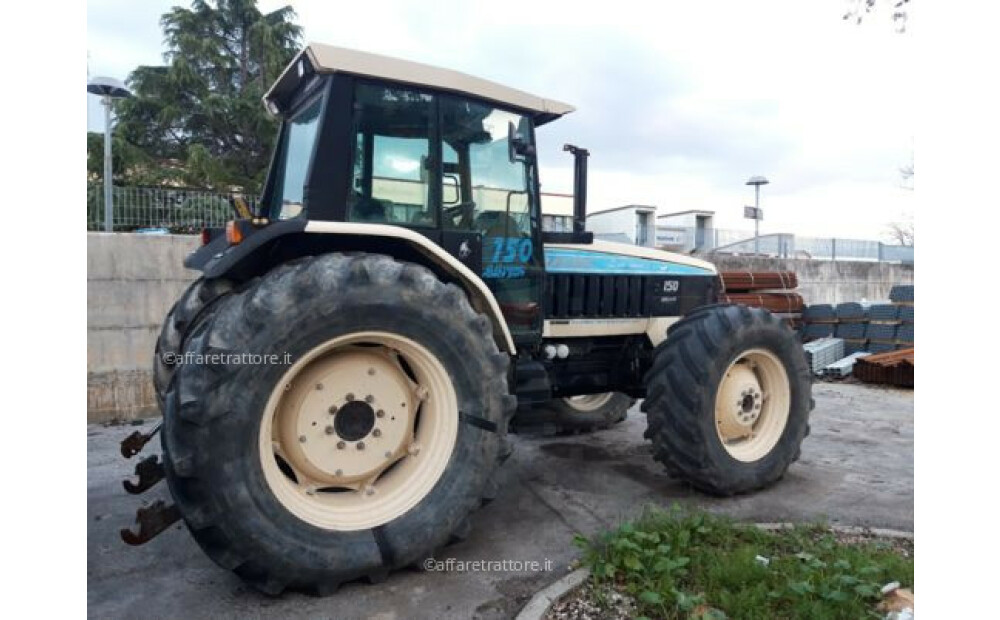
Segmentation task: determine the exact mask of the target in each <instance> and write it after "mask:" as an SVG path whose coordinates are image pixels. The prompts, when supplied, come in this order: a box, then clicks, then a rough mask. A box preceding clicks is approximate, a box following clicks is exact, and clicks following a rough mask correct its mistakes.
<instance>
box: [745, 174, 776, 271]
mask: <svg viewBox="0 0 1000 620" xmlns="http://www.w3.org/2000/svg"><path fill="white" fill-rule="evenodd" d="M768 183H770V181H768V180H767V179H765V178H764V177H762V176H760V175H757V176H752V177H750V180H749V181H747V185H753V189H754V205H753V253H754V256H757V255H759V254H760V221H761V219H763V218H762V217H761V216H762V215H763V214H762V213H761V212H760V186H761V185H767V184H768Z"/></svg>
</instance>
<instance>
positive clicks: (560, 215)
mask: <svg viewBox="0 0 1000 620" xmlns="http://www.w3.org/2000/svg"><path fill="white" fill-rule="evenodd" d="M542 230H547V231H551V232H571V231H572V230H573V194H547V193H545V192H542Z"/></svg>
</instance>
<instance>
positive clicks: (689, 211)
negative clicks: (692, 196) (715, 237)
mask: <svg viewBox="0 0 1000 620" xmlns="http://www.w3.org/2000/svg"><path fill="white" fill-rule="evenodd" d="M688 213H697V214H699V215H715V211H705V210H703V209H688V210H687V211H675V212H673V213H664V214H663V215H657V216H656V219H660V218H661V217H670V216H672V215H687V214H688Z"/></svg>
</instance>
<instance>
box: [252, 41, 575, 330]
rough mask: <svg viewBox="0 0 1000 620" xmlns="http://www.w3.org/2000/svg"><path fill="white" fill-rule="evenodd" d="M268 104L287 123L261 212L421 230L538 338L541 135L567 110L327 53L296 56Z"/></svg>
mask: <svg viewBox="0 0 1000 620" xmlns="http://www.w3.org/2000/svg"><path fill="white" fill-rule="evenodd" d="M265 103H266V105H267V107H268V109H269V110H270V111H271V112H272V113H273V114H275V115H277V116H280V117H281V119H282V121H283V122H282V126H281V133H280V136H279V140H278V147H277V149H276V152H275V156H274V160H273V163H272V166H271V170H270V173H269V177H268V179H267V183H266V186H265V190H264V195H263V200H262V204H263V209H264V210H265V212H263V213H260V214H259V215H260V216H262V217H265V218H267V219H268V220H269V221H272V222H273V221H281V220H289V219H296V218H298V219H305V220H308V221H329V222H348V223H365V224H381V225H392V226H399V227H404V228H407V229H410V230H412V231H415V232H417V233H419V234H420V235H423V236H424V237H426V238H428V239H430V240H431V241H433V242H434V243H435V244H437V245H439V246H440V247H441V248H443V249H444V250H445V251H446V252H448V253H449V254H450V255H452V256H454V257H455V258H456V259H458V260H459V261H460V262H461V263H462V264H463V265H465V266H466V267H468V268H469V269H470V270H471V271H472V272H473V273H475V274H476V275H477V276H479V277H481V278H482V279H483V280H484V281H485V282H486V284H487V286H488V287H489V288H490V290H491V291H492V292H493V294H494V295H495V297H496V299H497V301H498V303H499V304H500V308H501V310H502V312H503V313H504V315H505V318H506V319H507V322H508V325H509V327H510V329H511V331H512V332H514V333H515V334H516V333H518V332H521V333H525V332H533V333H535V334H539V333H540V331H541V322H542V312H541V304H540V300H541V296H542V287H543V286H544V277H543V276H544V255H543V247H542V232H541V205H540V200H539V184H538V167H537V166H538V164H537V158H536V157H535V152H536V150H535V128H536V127H537V126H539V125H542V124H544V123H546V122H549V121H551V120H554V119H556V118H558V117H559V116H561V115H563V114H566V113H568V112H570V111H572V110H573V108H572V107H570V106H568V105H566V104H562V103H559V102H556V101H552V100H548V99H543V98H541V97H536V96H534V95H529V94H527V93H524V92H521V91H518V90H515V89H512V88H508V87H506V86H502V85H499V84H496V83H493V82H489V81H486V80H482V79H479V78H474V77H472V76H468V75H464V74H461V73H458V72H454V71H449V70H445V69H438V68H435V67H429V66H426V65H421V64H418V63H413V62H409V61H404V60H398V59H393V58H387V57H382V56H377V55H374V54H368V53H363V52H357V51H354V50H346V49H341V48H335V47H330V46H324V45H311V46H309V47H307V48H306V49H305V50H303V51H302V52H301V53H300V55H299V56H298V57H297V58H296V60H295V61H293V63H292V64H291V65H290V66H289V67H288V69H287V70H286V71H285V72H284V74H283V75H282V76H281V77H280V78H279V80H278V82H277V83H276V84H275V86H274V87H273V88H272V89H271V91H270V92H268V94H267V95H266V96H265Z"/></svg>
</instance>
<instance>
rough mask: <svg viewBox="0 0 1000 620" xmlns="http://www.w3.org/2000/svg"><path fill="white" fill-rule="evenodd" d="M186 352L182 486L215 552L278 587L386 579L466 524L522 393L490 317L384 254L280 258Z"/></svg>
mask: <svg viewBox="0 0 1000 620" xmlns="http://www.w3.org/2000/svg"><path fill="white" fill-rule="evenodd" d="M185 352H191V353H192V354H194V355H195V356H201V357H199V358H196V359H199V360H204V361H203V362H202V363H199V364H187V365H184V366H181V367H180V368H179V370H178V372H177V375H176V377H175V379H174V381H173V382H172V383H171V385H170V389H169V391H168V394H167V407H166V412H165V415H164V427H163V450H164V460H165V465H166V467H165V469H166V473H167V480H168V483H169V484H170V490H171V493H172V494H173V496H174V499H175V501H176V502H177V505H178V508H179V509H180V511H181V514H182V516H183V518H184V520H185V522H186V523H187V525H188V528H189V529H190V531H191V532H192V534H193V535H194V537H195V539H196V540H197V541H198V543H199V544H200V545H201V547H202V548H203V549H204V550H205V551H206V553H207V554H208V555H209V556H210V557H211V558H212V559H213V560H215V561H216V562H217V563H218V564H220V565H221V566H223V567H225V568H228V569H231V570H233V571H235V572H236V573H237V574H238V575H239V576H240V577H242V578H243V579H244V580H246V581H247V582H249V583H250V584H251V585H253V586H254V587H256V588H258V589H260V590H261V591H263V592H265V593H268V594H277V593H280V592H281V591H282V590H284V589H286V588H292V589H296V590H305V591H314V592H319V593H328V592H331V591H333V590H334V589H335V588H336V587H337V586H338V585H339V584H340V583H343V582H345V581H351V580H354V579H357V578H360V577H368V579H369V580H371V581H373V582H374V581H379V580H381V579H383V578H384V577H385V576H386V575H387V574H388V572H389V571H392V570H395V569H399V568H402V567H405V566H408V565H411V564H413V563H415V562H418V561H420V560H421V559H423V558H425V557H427V556H429V555H431V554H433V552H434V551H435V550H436V549H438V548H440V547H442V546H444V545H445V544H446V543H447V542H449V540H450V539H452V538H453V537H455V536H460V535H462V534H464V533H465V532H466V531H467V530H468V515H469V513H470V512H471V511H472V510H474V509H475V508H477V507H478V506H479V505H480V503H481V499H482V497H483V495H484V493H486V492H488V486H489V485H488V484H487V483H488V479H489V478H490V476H491V474H492V473H493V472H494V469H495V468H496V466H497V464H498V461H499V460H500V458H501V456H502V450H501V443H502V441H503V436H504V434H505V433H506V428H507V422H508V419H509V415H510V414H511V413H513V408H514V404H515V402H516V401H515V399H514V398H513V397H511V396H510V395H509V393H508V388H507V379H506V377H507V368H508V363H509V362H508V358H507V356H506V355H504V354H502V353H500V352H499V350H498V349H497V346H496V344H495V343H494V341H493V338H492V330H491V326H490V323H489V321H488V320H487V319H486V317H485V316H483V315H480V314H478V313H476V311H474V310H473V309H472V308H471V306H470V305H469V303H468V300H467V299H466V297H465V294H464V293H463V292H462V291H461V290H460V289H459V288H457V287H456V286H454V285H451V284H445V283H443V282H441V281H439V280H438V279H437V278H436V277H435V276H434V275H433V274H432V273H431V272H430V271H429V270H427V269H426V268H424V267H421V266H419V265H415V264H410V263H403V262H398V261H396V260H394V259H392V258H389V257H386V256H378V255H353V256H345V255H340V254H330V255H324V256H320V257H317V258H310V259H303V260H301V261H297V262H295V263H293V264H287V265H283V266H281V267H278V268H276V269H275V270H273V271H272V272H270V273H269V274H267V275H266V276H264V277H262V278H260V279H259V280H258V281H257V282H256V283H255V284H253V285H252V286H251V287H249V288H248V289H247V290H245V291H242V292H240V293H236V294H233V295H231V296H230V297H227V298H226V299H224V300H222V301H221V302H220V304H219V306H218V308H217V309H216V310H215V312H213V314H212V315H211V317H210V318H209V319H208V320H207V321H205V322H204V323H202V324H200V325H199V326H198V327H197V328H196V329H195V331H194V332H193V333H192V334H191V336H190V338H189V339H188V341H187V344H186V346H185ZM285 354H287V357H285ZM247 355H262V356H264V355H275V356H277V359H278V363H276V364H273V365H272V364H267V363H265V364H260V363H257V364H253V365H248V364H246V363H242V362H243V361H245V360H243V358H241V357H239V356H244V357H245V356H247Z"/></svg>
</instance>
